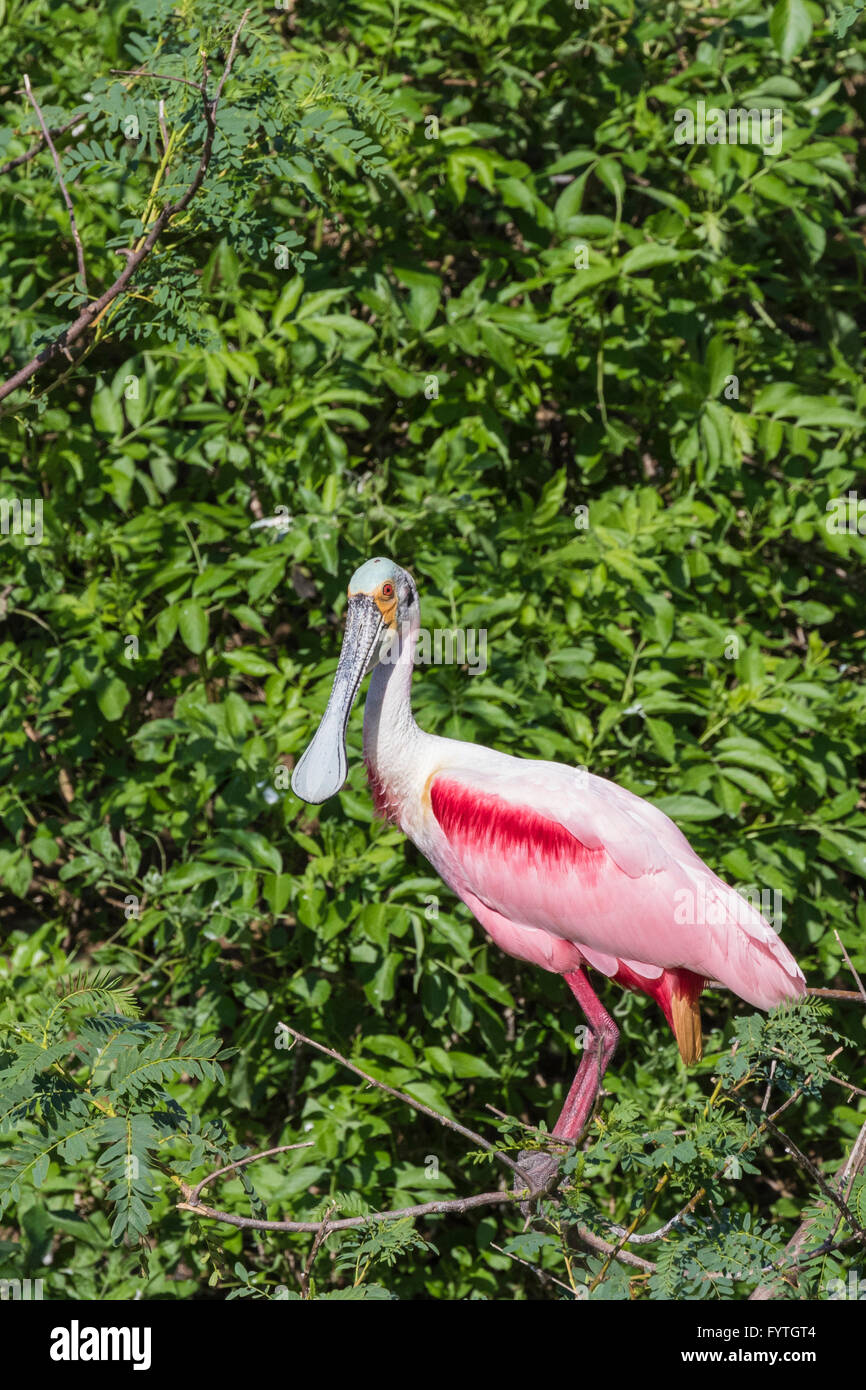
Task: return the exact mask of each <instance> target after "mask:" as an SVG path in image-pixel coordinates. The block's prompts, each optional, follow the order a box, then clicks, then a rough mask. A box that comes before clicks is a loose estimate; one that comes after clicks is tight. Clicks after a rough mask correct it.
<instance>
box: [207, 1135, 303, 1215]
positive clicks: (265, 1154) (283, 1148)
mask: <svg viewBox="0 0 866 1390" xmlns="http://www.w3.org/2000/svg"><path fill="white" fill-rule="evenodd" d="M313 1144H314V1140H312V1139H306V1140H304V1142H303V1143H302V1144H280V1145H279V1146H278V1147H277V1148H276V1149H263V1150H262V1152H261V1153H257V1154H247V1156H246V1158H238V1159H236V1160H235V1162H234V1163H227V1164H226V1166H225V1168H217V1169H215V1170H214V1172H213V1173H208V1175H207V1177H206V1178H202V1180H201V1182H200V1183H199V1184H198V1185H197V1186H196V1187H194V1188H192V1189H191V1191H190V1195H189V1197H188V1198H187V1201H189V1202H192V1203H195V1202H197V1201H198V1198H199V1193H200V1192H201V1190H202V1188H203V1187H207V1185H208V1183H209V1182H213V1179H214V1178H220V1177H222V1175H223V1173H231V1172H232V1171H233V1170H234V1169H235V1168H245V1167H246V1165H247V1164H248V1163H255V1161H256V1159H257V1158H270V1157H271V1155H272V1154H287V1153H291V1151H292V1150H293V1149H311V1148H312V1147H313Z"/></svg>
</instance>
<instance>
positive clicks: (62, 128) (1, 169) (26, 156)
mask: <svg viewBox="0 0 866 1390" xmlns="http://www.w3.org/2000/svg"><path fill="white" fill-rule="evenodd" d="M86 116H87V112H86V111H80V112H79V114H78V115H77V116H73V117H72V120H71V121H67V122H66V124H65V125H55V126H50V127H49V130H48V133H49V135H51V136H54V137H55V138H56V137H57V136H58V135H65V134H66V132H67V130H71V129H72V127H73V126H74V125H78V123H79V121H83V120H84V119H85V118H86ZM44 144H45V136H44V135H40V136H39V139H38V140H37V141H36V144H35V145H31V146H30V149H29V150H25V151H24V153H23V154H18V155H16V156H15V158H14V159H8V160H7V161H6V163H5V164H0V178H3V176H4V175H5V174H9V173H11V172H12V170H13V169H17V168H18V166H19V165H20V164H27V162H28V161H29V160H31V159H35V157H36V155H38V154H39V151H40V150H41V149H42V147H43V145H44Z"/></svg>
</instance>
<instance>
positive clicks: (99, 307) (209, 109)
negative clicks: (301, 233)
mask: <svg viewBox="0 0 866 1390" xmlns="http://www.w3.org/2000/svg"><path fill="white" fill-rule="evenodd" d="M250 13H251V7H250V8H248V9H246V10H244V12H243V14H242V15H241V18H240V22H239V24H238V27H237V29H236V30H235V32H234V34H233V36H232V41H231V47H230V49H229V55H228V58H227V59H226V65H225V67H224V68H223V72H222V76H221V77H220V80H219V83H218V85H217V90H216V95H215V96H214V98H213V100H212V101H209V100H208V97H207V93H206V91H204V92H203V93H202V98H203V103H204V118H205V123H206V125H207V134H206V135H205V141H204V145H203V146H202V152H201V159H200V160H199V166H198V169H197V170H196V172H195V175H194V177H193V180H192V182H191V183H190V184H189V186H188V187H187V189H186V191H185V192H184V193H182V194H181V196H180V197H179V198H178V200H177V202H175V203H167V204H166V205H165V207H164V208H163V209H162V211H161V212H160V213H159V215H158V216H157V218H156V219H155V221H154V222H153V225H152V226H151V229H150V231H149V232H148V234H147V236H146V237H145V238H144V240H143V241H142V243H141V245H140V246H139V247H138V249H137V250H136V251H134V252H133V253H132V255H130V256H128V257H127V261H126V265H125V266H124V267H123V270H122V271H121V272H120V275H119V276H118V277H117V279H116V280H115V282H114V284H113V285H110V286H109V288H108V289H107V290H105V292H104V293H103V294H101V295H100V296H99V298H98V299H94V300H92V301H91V303H90V304H87V305H86V306H85V307H84V308H83V309H82V311H81V313H80V314H79V315H78V318H77V319H76V320H75V321H74V323H71V324H70V325H69V326H68V328H64V330H63V332H62V333H60V334H59V335H58V337H57V338H55V339H54V340H53V341H52V342H50V343H49V344H48V345H47V346H46V347H44V348H43V349H42V351H41V352H39V353H37V354H36V356H35V357H33V358H31V360H30V361H29V362H27V363H25V365H24V366H23V367H20V368H19V369H18V371H17V372H15V373H13V375H12V376H10V377H9V379H8V380H7V381H5V382H3V384H2V385H0V401H2V400H5V399H6V397H7V396H9V395H11V394H12V392H13V391H17V389H18V387H19V386H23V385H24V384H25V382H27V381H29V380H30V378H31V377H32V376H35V374H36V373H37V372H38V371H40V370H41V369H42V367H44V366H47V364H48V363H49V362H53V361H54V359H55V357H59V356H60V355H61V354H62V353H64V352H66V351H67V349H68V348H69V347H70V346H71V345H72V343H75V342H77V340H78V339H79V338H80V337H81V335H82V334H83V333H86V331H87V330H88V328H90V327H91V326H92V325H93V324H94V323H96V322H97V320H98V319H99V318H101V316H102V315H103V314H104V313H105V310H106V309H107V308H108V306H109V304H111V303H113V301H114V300H115V299H117V297H118V295H120V294H123V292H124V290H125V289H126V288H127V286H128V284H129V282H130V280H131V279H132V277H133V275H134V274H135V272H136V271H137V270H138V267H139V266H140V265H141V263H142V261H144V260H146V259H147V257H148V256H149V255H150V253H151V251H152V250H153V248H154V246H155V245H156V243H157V241H158V240H159V238H160V236H161V235H162V233H163V231H164V230H165V228H166V226H167V225H168V223H169V222H170V221H171V219H172V218H173V217H176V216H177V214H178V213H180V212H183V211H184V209H185V208H186V207H187V205H188V204H189V203H190V202H191V201H192V199H193V198H194V197H195V195H196V193H197V192H198V190H199V189H200V188H201V185H202V183H203V182H204V177H205V174H206V173H207V170H208V166H209V164H210V160H211V155H212V153H213V143H214V137H215V135H216V120H215V117H216V110H217V105H218V103H219V99H220V96H221V95H222V90H223V87H224V85H225V82H226V79H227V77H228V75H229V72H230V71H231V65H232V63H233V62H234V57H235V53H236V51H237V44H238V39H239V37H240V33H241V30H242V29H243V27H244V25H245V24H246V21H247V18H248V16H249V15H250ZM205 73H207V65H206V64H205ZM205 80H206V78H205Z"/></svg>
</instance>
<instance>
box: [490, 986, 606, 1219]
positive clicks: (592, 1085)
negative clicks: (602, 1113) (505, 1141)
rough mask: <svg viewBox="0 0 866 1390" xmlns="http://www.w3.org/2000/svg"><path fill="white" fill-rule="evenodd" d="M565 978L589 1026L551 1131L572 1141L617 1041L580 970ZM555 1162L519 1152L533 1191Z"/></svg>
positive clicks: (581, 1127)
mask: <svg viewBox="0 0 866 1390" xmlns="http://www.w3.org/2000/svg"><path fill="white" fill-rule="evenodd" d="M565 980H566V983H567V984H568V987H569V989H570V990H571V992H572V994H573V995H574V997H575V999H576V1000H577V1002H578V1004H579V1005H580V1007H581V1009H582V1010H583V1012H584V1015H585V1017H586V1021H587V1023H588V1025H589V1028H588V1037H587V1039H586V1042H585V1045H584V1049H583V1056H582V1057H581V1059H580V1065H579V1067H578V1068H577V1075H576V1076H575V1078H574V1080H573V1081H572V1083H571V1090H570V1091H569V1093H568V1096H567V1098H566V1102H565V1105H564V1106H563V1107H562V1113H561V1115H560V1117H559V1119H558V1120H557V1122H556V1125H555V1127H554V1130H553V1133H554V1136H555V1137H556V1138H557V1139H567V1140H571V1141H574V1140H576V1139H579V1138H580V1136H581V1134H582V1132H583V1130H584V1128H585V1126H586V1123H587V1120H588V1119H589V1117H590V1115H591V1114H592V1110H593V1106H594V1105H595V1098H596V1096H597V1095H598V1091H599V1087H600V1085H601V1078H602V1077H603V1076H604V1073H605V1070H606V1069H607V1064H608V1062H609V1061H610V1059H611V1057H612V1056H613V1054H614V1052H615V1050H616V1045H617V1042H618V1041H619V1029H618V1028H617V1026H616V1024H615V1023H614V1021H613V1019H612V1018H611V1016H610V1014H609V1013H608V1012H607V1009H605V1008H604V1006H603V1005H602V1003H601V1000H600V999H599V998H598V996H597V995H596V994H595V992H594V990H593V989H592V987H591V986H590V983H589V981H588V980H587V978H586V975H585V974H584V973H583V970H582V969H580V970H571V971H569V973H568V974H567V975H566V976H565ZM559 1163H560V1160H559V1158H557V1156H556V1155H555V1154H550V1153H545V1152H543V1151H539V1150H534V1151H533V1150H530V1151H529V1152H527V1153H522V1154H521V1155H520V1167H521V1169H522V1170H523V1171H524V1172H525V1173H526V1176H527V1180H528V1184H529V1186H530V1188H533V1189H535V1190H536V1191H537V1190H540V1189H541V1188H543V1187H546V1186H548V1185H549V1184H550V1181H551V1180H552V1179H553V1177H554V1175H555V1174H556V1172H557V1170H558V1168H559ZM518 1186H519V1180H518V1181H517V1182H515V1188H516V1187H518ZM530 1205H531V1204H529V1203H521V1208H520V1209H521V1211H522V1212H523V1213H524V1215H527V1214H528V1212H529V1207H530Z"/></svg>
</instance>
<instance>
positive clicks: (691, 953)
mask: <svg viewBox="0 0 866 1390" xmlns="http://www.w3.org/2000/svg"><path fill="white" fill-rule="evenodd" d="M348 597H349V602H348V615H347V621H346V630H345V635H344V637H343V646H342V650H341V652H340V659H339V663H338V665H337V670H336V674H335V676H334V684H333V688H332V690H331V695H330V699H329V700H328V705H327V708H326V710H325V713H324V715H323V716H322V721H321V723H320V724H319V727H318V729H317V731H316V733H315V735H314V737H313V739H312V742H311V743H310V744H309V746H308V748H307V750H306V752H305V753H304V755H303V757H302V758H301V760H300V762H299V763H298V765H297V767H296V768H295V770H294V772H293V774H292V789H293V791H294V792H295V793H296V795H297V796H299V797H300V798H301V799H302V800H303V801H307V802H313V803H318V802H322V801H325V800H327V798H328V797H330V796H333V795H334V794H335V792H338V791H339V790H340V788H341V786H342V785H343V783H344V781H345V779H346V774H347V770H348V769H347V762H346V726H347V723H348V719H349V713H350V711H351V709H352V705H353V704H354V701H355V697H356V696H357V694H358V690H359V688H360V685H361V681H362V680H363V678H364V676H365V675H367V674H368V673H369V672H372V680H371V682H370V690H369V693H368V695H367V703H366V708H365V710H364V760H365V762H366V765H367V773H368V778H369V782H370V789H371V791H372V795H373V801H374V804H375V807H376V810H377V812H378V813H379V814H380V815H382V816H383V817H385V818H387V819H389V820H392V821H395V822H396V823H397V824H398V825H399V826H400V828H401V830H403V832H404V834H406V835H408V837H409V839H410V840H412V841H413V843H414V844H415V845H417V846H418V848H419V849H420V851H421V853H422V854H424V855H425V856H426V858H427V859H429V861H430V863H431V864H432V865H433V866H434V868H435V869H436V870H437V872H438V873H439V874H440V875H441V877H442V878H443V879H444V880H445V882H446V883H447V885H448V886H449V888H452V889H453V890H454V892H455V893H456V894H457V896H458V897H460V898H462V899H463V901H464V902H465V903H466V905H467V906H468V907H469V908H470V910H471V911H472V912H473V913H474V915H475V916H476V917H477V919H478V921H479V922H480V923H481V925H482V927H483V928H484V930H485V931H486V932H487V933H488V935H490V936H491V937H492V938H493V940H494V941H495V942H496V944H497V945H498V946H500V947H501V948H502V949H503V950H504V951H506V952H508V954H509V955H512V956H517V957H518V958H519V959H520V960H526V961H531V962H533V963H534V964H535V965H540V966H541V967H542V969H544V970H550V971H553V972H555V973H557V974H560V975H563V976H564V977H565V981H566V983H567V985H568V986H569V988H570V989H571V991H572V993H573V994H574V996H575V998H576V999H577V1002H578V1004H579V1005H580V1007H581V1009H582V1010H583V1012H584V1014H585V1016H586V1020H587V1024H588V1025H589V1026H588V1036H587V1040H586V1043H585V1045H584V1051H583V1056H582V1059H581V1062H580V1065H579V1066H578V1069H577V1075H576V1076H575V1078H574V1081H573V1083H572V1086H571V1089H570V1091H569V1093H568V1097H567V1099H566V1102H565V1105H564V1107H563V1110H562V1114H561V1115H560V1117H559V1119H558V1121H557V1123H556V1126H555V1128H554V1130H553V1134H554V1136H556V1137H558V1138H561V1139H564V1140H569V1141H574V1140H576V1139H577V1138H579V1136H580V1134H581V1132H582V1130H583V1129H584V1127H585V1125H586V1123H587V1121H588V1119H589V1117H590V1115H591V1113H592V1110H593V1107H594V1104H595V1099H596V1096H597V1093H598V1090H599V1086H600V1084H601V1078H602V1076H603V1074H604V1071H605V1068H606V1067H607V1065H608V1063H609V1061H610V1059H611V1057H612V1055H613V1052H614V1049H615V1047H616V1043H617V1038H618V1031H617V1028H616V1025H615V1024H614V1022H613V1019H612V1018H611V1017H610V1015H609V1014H608V1012H607V1010H606V1009H605V1008H604V1007H603V1005H602V1004H601V1001H600V1000H599V999H598V997H597V996H596V994H595V992H594V991H593V989H592V987H591V985H590V983H589V980H588V979H587V975H586V967H587V966H592V967H593V968H594V969H595V970H597V971H599V972H600V973H601V974H602V975H606V976H608V977H609V978H611V979H612V980H613V981H614V982H615V983H616V984H619V985H622V986H624V987H625V988H626V989H630V990H635V991H640V992H641V993H643V994H646V995H649V997H650V998H652V999H654V1000H656V1002H657V1003H658V1004H659V1005H660V1006H661V1008H662V1010H663V1012H664V1014H665V1017H666V1018H667V1021H668V1023H669V1024H670V1027H671V1029H672V1030H673V1033H674V1036H675V1038H676V1040H677V1044H678V1046H679V1050H680V1055H681V1056H682V1059H683V1061H684V1062H685V1063H686V1064H688V1063H690V1062H693V1061H695V1060H697V1059H698V1058H699V1057H700V1056H701V1046H702V1043H701V1015H700V1008H699V1003H698V1001H699V998H700V995H701V992H702V990H703V989H704V986H705V985H706V984H707V983H708V982H709V981H710V980H713V981H717V982H719V983H721V984H722V985H724V986H725V987H726V988H728V989H730V990H732V991H733V992H734V993H735V994H738V995H739V996H740V997H741V998H742V999H745V1000H746V1001H747V1002H748V1003H749V1004H754V1005H756V1006H757V1007H758V1008H761V1009H768V1008H771V1007H772V1006H773V1005H774V1004H778V1003H780V1002H781V1001H782V1000H783V999H789V998H791V997H793V996H795V995H798V994H802V993H804V991H805V981H804V979H803V974H802V972H801V970H800V968H799V966H798V965H797V963H796V961H795V960H794V958H793V956H792V955H791V953H790V951H788V949H787V948H786V947H785V946H784V945H783V944H782V942H781V941H780V940H779V937H778V936H777V935H776V933H775V932H774V931H773V929H772V927H771V926H770V925H769V923H768V922H766V921H765V920H764V918H763V917H762V916H761V915H760V913H759V912H757V911H756V910H755V909H754V908H753V907H752V906H751V905H750V904H749V903H748V902H747V901H746V900H745V899H744V898H743V897H741V896H740V894H738V893H736V892H735V891H734V890H733V889H732V888H730V887H729V886H728V885H727V884H725V883H723V882H722V880H721V879H720V878H718V877H717V876H716V875H715V874H714V873H713V871H712V869H710V868H708V866H707V865H706V864H704V863H703V861H702V860H701V859H700V858H699V857H698V855H697V854H696V853H695V851H694V850H693V849H692V847H691V845H690V844H689V842H688V840H687V839H686V837H685V836H684V835H683V833H682V832H681V831H680V830H678V829H677V827H676V825H674V823H673V821H672V820H670V819H669V818H668V817H667V816H666V815H664V813H663V812H662V811H660V810H658V808H657V807H655V806H652V805H651V804H650V803H649V802H648V801H645V800H644V799H643V798H642V797H640V796H636V795H635V794H634V793H633V792H629V791H626V790H625V789H624V788H623V787H619V786H617V784H616V783H615V782H609V781H607V780H606V779H605V778H603V777H595V776H592V775H590V774H588V773H586V772H585V771H583V770H581V769H578V768H572V767H566V766H565V765H563V764H561V763H552V762H541V761H533V760H530V759H526V758H514V757H510V756H509V755H508V754H506V753H498V752H496V751H494V750H493V749H492V748H482V747H479V746H478V745H477V744H473V743H462V742H460V741H458V740H457V739H450V738H439V737H437V736H435V735H433V734H427V733H424V732H423V730H421V729H419V728H418V725H417V724H416V723H415V720H414V719H413V717H412V704H411V693H410V688H411V682H412V668H413V657H414V652H415V646H416V639H417V634H418V628H419V623H420V607H419V603H418V591H417V589H416V587H415V584H414V581H413V580H412V577H411V576H410V575H409V574H407V572H406V571H405V570H404V569H401V568H400V566H399V565H396V564H394V563H393V562H392V561H391V560H386V559H382V558H378V559H375V560H368V561H367V562H366V564H363V565H361V567H360V569H358V570H356V571H355V573H354V574H353V575H352V578H351V581H350V583H349V588H348ZM526 1157H529V1156H524V1158H526ZM534 1158H535V1159H536V1160H539V1161H538V1162H536V1163H532V1162H530V1164H529V1165H528V1168H527V1165H526V1163H524V1162H523V1159H522V1160H521V1162H522V1163H523V1166H524V1167H525V1168H527V1171H530V1173H531V1174H532V1175H533V1176H534V1179H535V1181H538V1180H539V1179H540V1180H541V1181H544V1180H545V1179H546V1178H547V1177H548V1176H550V1174H551V1171H552V1169H553V1170H555V1166H556V1165H555V1160H553V1165H552V1169H551V1160H550V1159H549V1158H548V1157H547V1156H546V1155H540V1156H539V1155H538V1154H536V1155H534Z"/></svg>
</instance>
